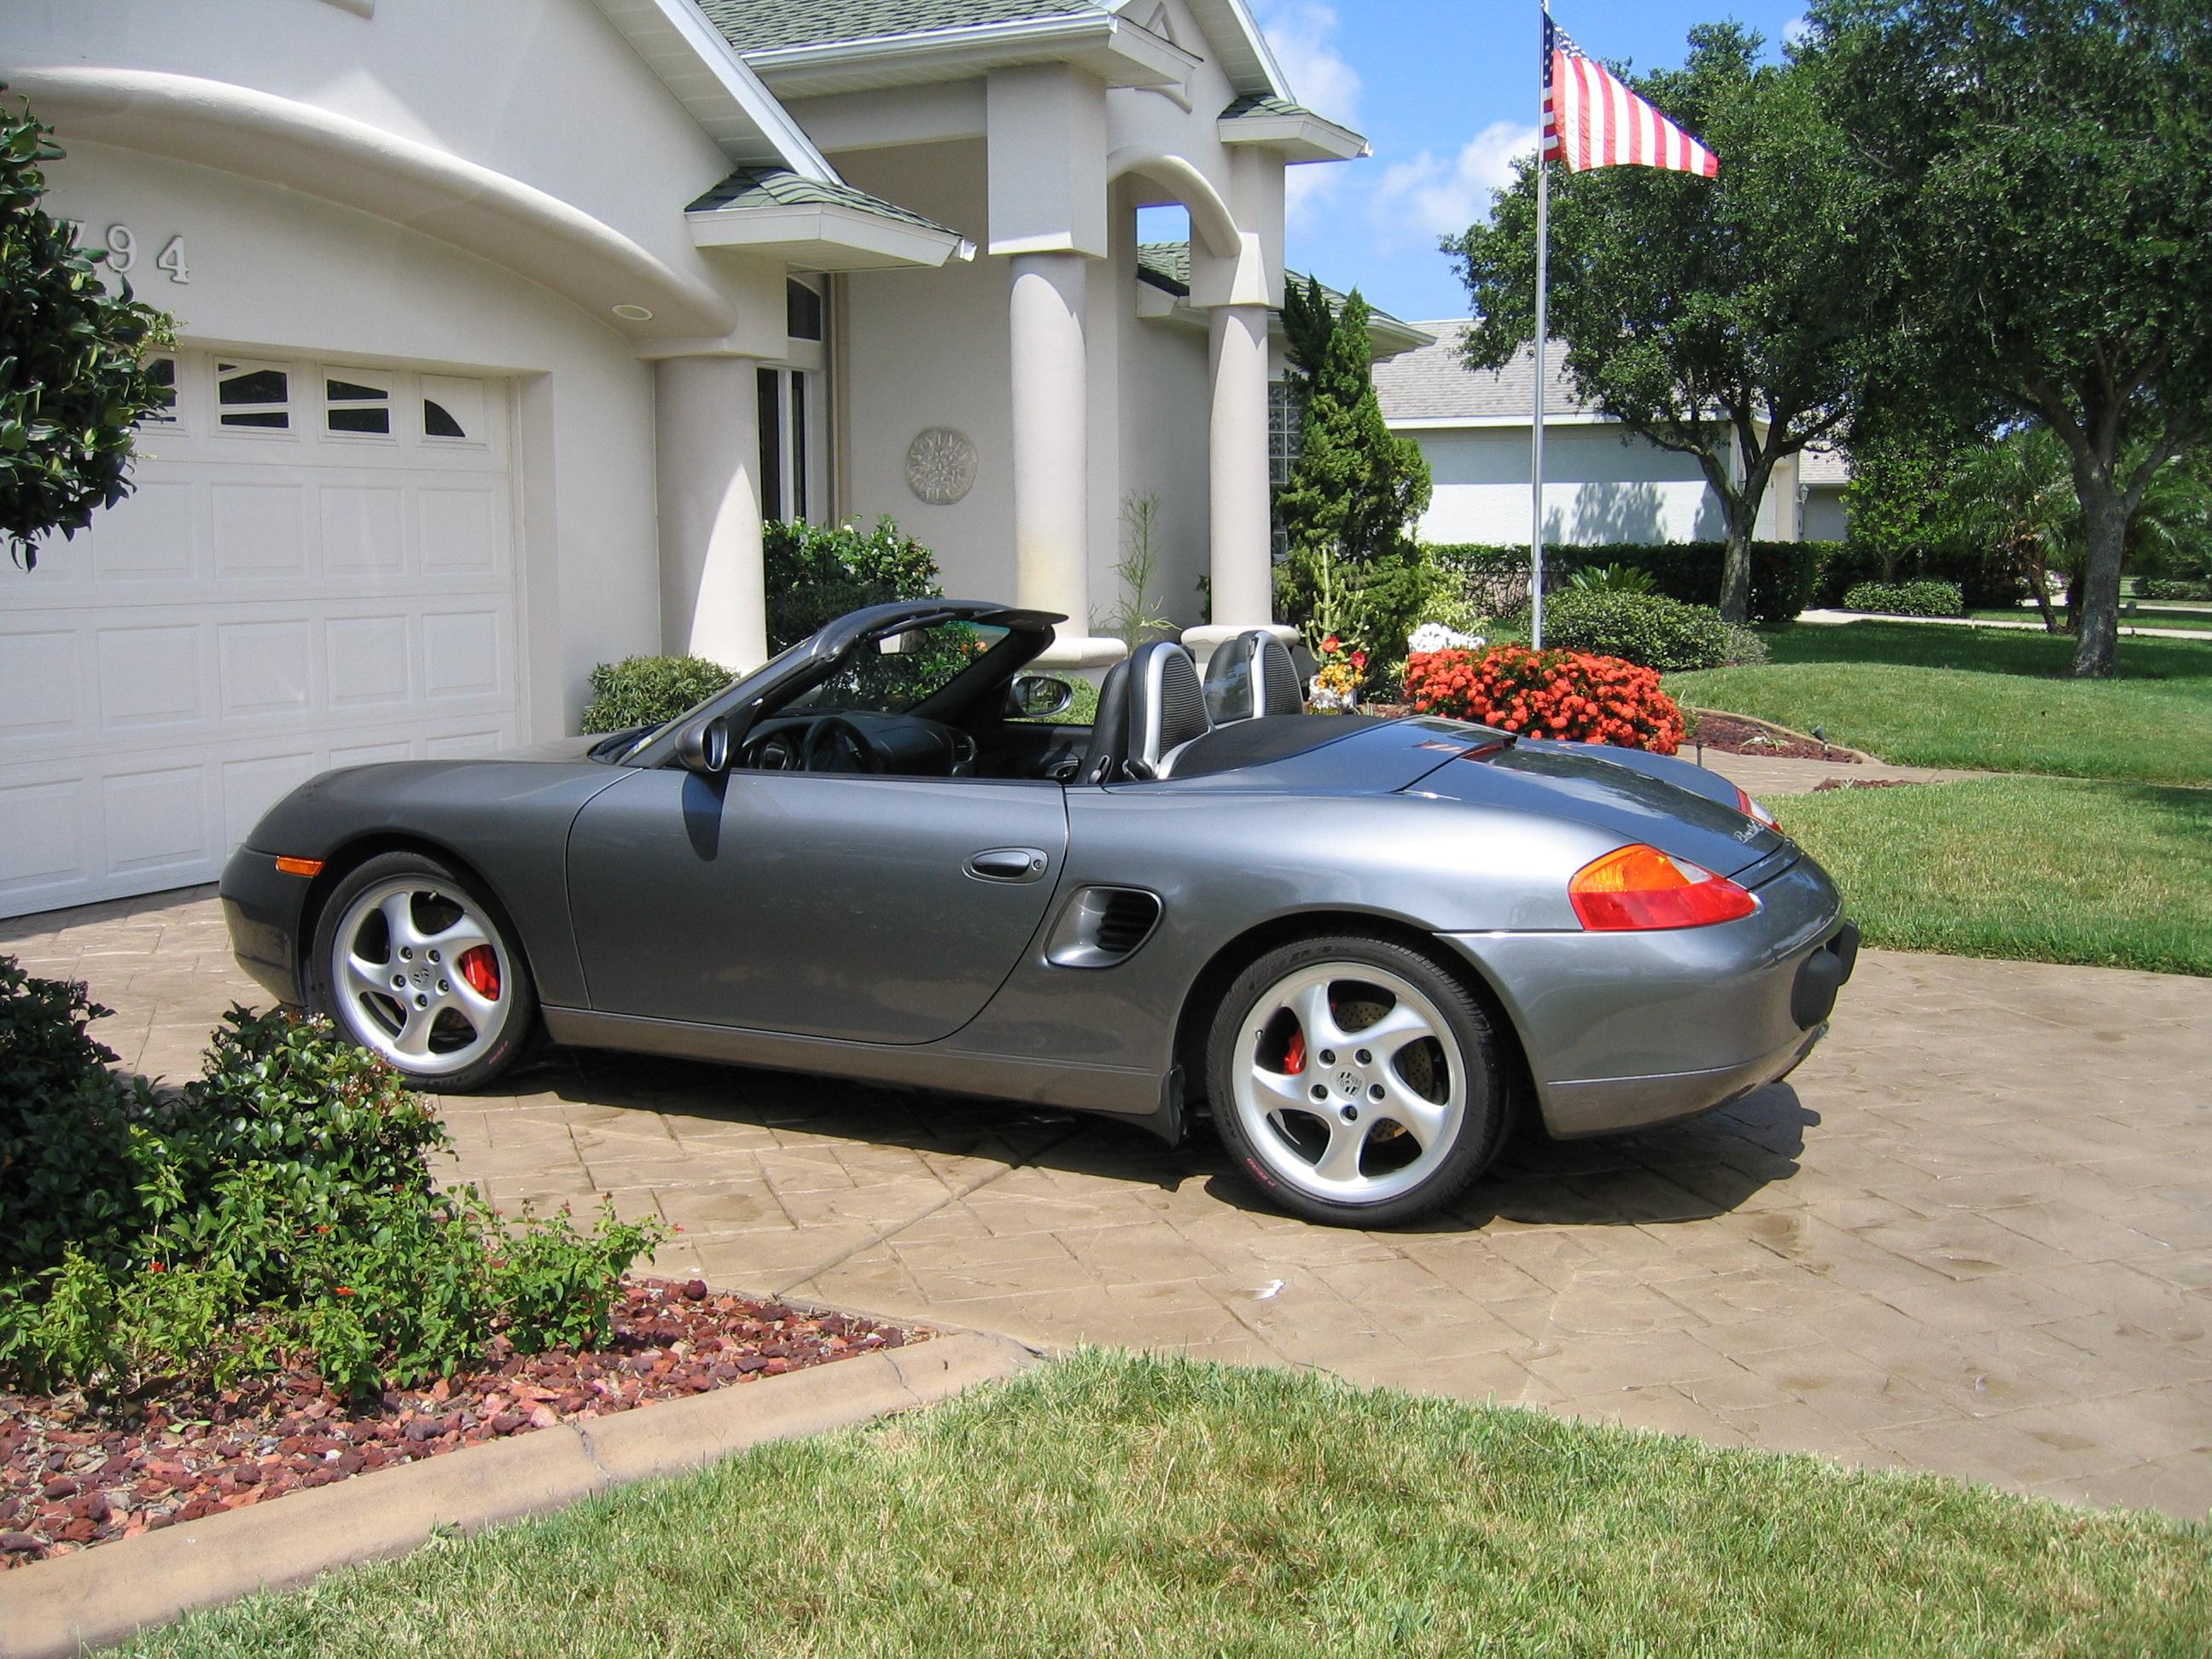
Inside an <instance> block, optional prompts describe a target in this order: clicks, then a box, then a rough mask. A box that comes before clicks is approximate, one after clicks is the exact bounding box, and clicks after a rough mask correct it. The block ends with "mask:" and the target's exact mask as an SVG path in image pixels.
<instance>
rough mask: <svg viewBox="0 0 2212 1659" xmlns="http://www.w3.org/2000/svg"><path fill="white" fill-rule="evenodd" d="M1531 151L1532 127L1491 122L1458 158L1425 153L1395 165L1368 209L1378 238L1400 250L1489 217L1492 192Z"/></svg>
mask: <svg viewBox="0 0 2212 1659" xmlns="http://www.w3.org/2000/svg"><path fill="white" fill-rule="evenodd" d="M1535 148H1536V129H1535V128H1534V127H1532V126H1523V125H1519V124H1518V123H1516V122H1512V121H1493V122H1492V123H1491V124H1490V125H1488V126H1486V127H1485V128H1484V129H1483V130H1482V131H1480V132H1479V133H1477V134H1475V136H1474V137H1473V138H1472V139H1470V140H1469V141H1468V143H1466V144H1464V145H1463V146H1462V147H1461V149H1460V152H1459V154H1458V155H1456V156H1454V157H1451V158H1449V159H1447V158H1445V157H1443V156H1440V155H1437V153H1436V152H1435V151H1433V150H1426V149H1425V150H1423V151H1422V152H1421V153H1420V154H1419V155H1415V156H1413V158H1412V159H1410V160H1408V161H1398V162H1395V163H1393V164H1392V165H1391V166H1390V167H1388V168H1386V169H1385V170H1384V172H1383V182H1382V183H1381V184H1380V185H1377V186H1376V191H1375V199H1374V202H1373V204H1372V206H1371V208H1370V211H1371V213H1372V215H1373V216H1374V219H1375V222H1376V227H1377V228H1378V231H1379V233H1380V240H1382V241H1383V244H1384V245H1385V246H1389V245H1391V244H1393V243H1395V244H1396V245H1398V246H1405V245H1407V244H1408V243H1411V242H1417V241H1421V242H1432V241H1434V240H1436V238H1437V237H1439V236H1456V235H1458V234H1460V233H1461V232H1462V231H1463V230H1465V229H1466V228H1468V226H1469V225H1471V224H1473V223H1474V222H1475V221H1477V220H1478V219H1487V218H1488V217H1489V216H1490V198H1491V195H1492V192H1493V191H1498V190H1502V189H1504V187H1505V186H1506V185H1508V184H1510V183H1511V182H1512V179H1513V163H1514V161H1515V159H1516V158H1517V157H1519V156H1523V155H1529V154H1530V153H1532V152H1533V151H1534V149H1535Z"/></svg>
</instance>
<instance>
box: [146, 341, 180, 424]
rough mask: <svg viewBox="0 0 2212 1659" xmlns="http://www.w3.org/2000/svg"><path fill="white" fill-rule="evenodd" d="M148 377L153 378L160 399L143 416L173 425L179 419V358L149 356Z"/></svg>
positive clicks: (147, 362)
mask: <svg viewBox="0 0 2212 1659" xmlns="http://www.w3.org/2000/svg"><path fill="white" fill-rule="evenodd" d="M146 378H147V379H148V380H151V381H152V382H153V383H154V385H155V389H156V391H157V392H158V394H159V401H157V402H156V403H155V405H154V407H153V408H151V409H149V410H147V411H146V413H145V415H144V416H143V417H142V418H143V419H145V420H149V421H158V422H161V424H162V425H163V426H173V425H174V424H175V423H176V419H177V360H176V359H175V358H174V357H149V358H148V359H147V360H146Z"/></svg>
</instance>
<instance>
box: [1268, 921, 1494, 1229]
mask: <svg viewBox="0 0 2212 1659" xmlns="http://www.w3.org/2000/svg"><path fill="white" fill-rule="evenodd" d="M1378 993H1379V995H1378ZM1231 1066H1232V1067H1233V1070H1232V1071H1231V1093H1232V1094H1233V1096H1234V1097H1235V1100H1234V1105H1235V1109H1236V1112H1237V1120H1238V1121H1239V1122H1240V1123H1241V1125H1242V1126H1243V1129H1244V1132H1245V1134H1246V1137H1247V1138H1248V1139H1249V1140H1250V1142H1251V1144H1252V1146H1254V1147H1255V1149H1256V1150H1257V1151H1258V1152H1259V1154H1260V1156H1261V1158H1263V1159H1264V1160H1265V1161H1266V1163H1267V1168H1268V1170H1270V1171H1271V1172H1272V1173H1273V1175H1274V1176H1276V1177H1277V1178H1278V1179H1279V1180H1280V1181H1281V1182H1283V1183H1284V1184H1285V1185H1286V1186H1288V1187H1291V1188H1296V1189H1297V1191H1299V1192H1301V1193H1304V1194H1308V1195H1309V1196H1310V1197H1314V1198H1318V1199H1322V1200H1327V1201H1328V1202H1331V1203H1336V1204H1381V1203H1384V1202H1387V1201H1388V1200H1391V1199H1394V1198H1396V1197H1398V1196H1399V1195H1400V1194H1403V1193H1406V1192H1408V1191H1410V1190H1411V1189H1412V1188H1414V1187H1416V1186H1418V1185H1419V1184H1420V1183H1421V1182H1423V1181H1425V1180H1426V1179H1427V1178H1428V1177H1429V1176H1431V1175H1432V1174H1434V1173H1435V1172H1436V1170H1437V1166H1438V1165H1439V1164H1442V1163H1443V1161H1444V1159H1445V1158H1448V1157H1449V1156H1450V1154H1451V1150H1452V1148H1453V1146H1455V1144H1456V1143H1457V1141H1458V1139H1459V1133H1460V1128H1461V1126H1462V1123H1463V1122H1464V1121H1465V1119H1466V1116H1467V1070H1466V1066H1465V1064H1464V1063H1463V1061H1462V1056H1461V1054H1460V1047H1459V1043H1458V1042H1457V1040H1456V1039H1455V1038H1454V1037H1453V1036H1452V1033H1451V1027H1450V1026H1449V1024H1446V1023H1445V1020H1444V1018H1443V1014H1442V1013H1440V1012H1438V1011H1437V1006H1436V1005H1435V1004H1434V1003H1433V1002H1431V1001H1430V1000H1429V999H1428V998H1427V997H1425V996H1424V995H1423V994H1421V993H1420V992H1419V990H1418V989H1416V988H1415V987H1413V985H1412V984H1411V983H1410V982H1409V981H1407V980H1405V979H1403V978H1401V976H1400V975H1396V974H1394V973H1392V972H1391V971H1390V970H1389V969H1387V968H1378V967H1375V966H1372V965H1370V964H1369V963H1364V962H1323V963H1314V964H1312V965H1310V966H1309V967H1304V968H1300V969H1297V970H1296V971H1295V972H1292V973H1290V974H1286V975H1284V976H1283V977H1282V978H1281V979H1279V980H1277V981H1275V982H1274V983H1273V985H1271V986H1269V987H1267V989H1266V990H1265V991H1263V992H1262V993H1261V994H1260V995H1259V997H1257V998H1256V999H1255V1000H1254V1001H1253V1003H1252V1006H1250V1008H1249V1009H1248V1010H1247V1011H1246V1012H1245V1016H1244V1022H1243V1028H1242V1030H1240V1031H1239V1033H1238V1036H1237V1048H1236V1053H1235V1054H1234V1056H1233V1058H1232V1060H1231Z"/></svg>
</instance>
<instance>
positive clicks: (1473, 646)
mask: <svg viewBox="0 0 2212 1659" xmlns="http://www.w3.org/2000/svg"><path fill="white" fill-rule="evenodd" d="M1484 643H1485V641H1484V640H1483V638H1482V636H1481V635H1479V634H1462V633H1461V632H1460V631H1459V630H1458V629H1453V628H1447V627H1445V626H1444V625H1443V623H1438V622H1430V623H1422V624H1421V625H1420V626H1419V628H1417V629H1414V630H1413V636H1412V637H1411V638H1410V639H1408V640H1407V641H1406V644H1407V647H1409V648H1411V649H1413V650H1415V651H1480V650H1481V649H1482V647H1483V645H1484Z"/></svg>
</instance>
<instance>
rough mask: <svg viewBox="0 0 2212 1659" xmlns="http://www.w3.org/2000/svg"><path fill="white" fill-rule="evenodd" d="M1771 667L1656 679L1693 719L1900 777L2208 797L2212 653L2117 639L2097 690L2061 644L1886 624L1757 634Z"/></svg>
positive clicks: (2198, 646)
mask: <svg viewBox="0 0 2212 1659" xmlns="http://www.w3.org/2000/svg"><path fill="white" fill-rule="evenodd" d="M1766 639H1767V641H1768V644H1769V647H1770V648H1771V651H1772V653H1773V660H1772V661H1771V662H1767V663H1763V664H1760V665H1757V666H1754V667H1747V668H1714V669H1708V670H1706V671H1703V672H1700V673H1694V674H1669V675H1668V677H1667V689H1668V690H1669V691H1670V692H1672V693H1673V694H1674V696H1676V697H1678V698H1680V699H1681V700H1683V701H1685V702H1690V703H1693V704H1695V705H1697V706H1698V707H1699V708H1723V709H1729V710H1733V711H1734V712H1735V713H1737V714H1757V715H1759V716H1761V717H1763V718H1765V719H1766V720H1778V721H1779V722H1781V723H1782V724H1783V725H1784V726H1795V727H1796V728H1797V729H1798V730H1800V731H1810V730H1811V729H1812V728H1813V727H1814V726H1822V727H1825V728H1826V731H1827V734H1828V736H1829V737H1830V738H1832V739H1833V740H1834V741H1835V742H1838V743H1842V744H1850V745H1852V746H1853V747H1855V748H1859V749H1865V750H1870V751H1872V752H1873V753H1875V754H1877V755H1879V756H1881V757H1882V758H1883V759H1884V760H1887V761H1894V762H1897V763H1900V764H1904V765H1912V766H1956V767H1968V768H1974V769H1982V770H1988V771H1997V772H2045V773H2051V774H2054V775H2059V776H2064V777H2097V778H2124V779H2129V780H2132V781H2138V782H2144V783H2191V784H2203V783H2212V640H2158V639H2145V638H2140V637H2139V638H2135V639H2124V640H2122V641H2120V670H2121V672H2120V674H2119V676H2118V678H2114V679H2112V680H2108V681H2082V680H2072V679H2068V678H2064V674H2065V670H2066V666H2067V665H2068V664H2069V662H2070V661H2071V660H2072V658H2073V654H2074V642H2073V641H2071V640H2070V639H2061V638H2055V637H2053V636H2051V635H2046V634H2040V633H2023V632H2020V631H2018V630H2015V629H1994V628H1987V629H1984V628H1930V627H1928V626H1926V625H1924V624H1915V623H1897V622H1856V623H1844V624H1842V625H1841V626H1838V627H1821V626H1818V625H1815V624H1810V623H1798V624H1796V626H1794V627H1789V628H1780V629H1770V630H1766Z"/></svg>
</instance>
